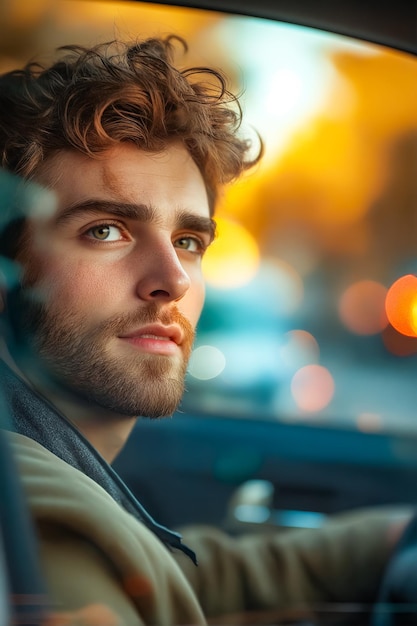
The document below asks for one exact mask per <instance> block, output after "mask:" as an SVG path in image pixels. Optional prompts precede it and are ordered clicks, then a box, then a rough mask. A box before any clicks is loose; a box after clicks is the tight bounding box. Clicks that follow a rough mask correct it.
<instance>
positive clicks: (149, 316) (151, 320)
mask: <svg viewBox="0 0 417 626" xmlns="http://www.w3.org/2000/svg"><path fill="white" fill-rule="evenodd" d="M156 323H160V324H163V325H164V326H169V325H170V324H177V325H178V326H180V328H181V329H182V330H183V332H184V338H185V340H186V343H192V342H193V341H194V336H195V331H194V328H193V326H192V325H191V323H190V321H189V320H188V319H187V318H186V317H185V316H184V315H183V314H182V313H180V311H179V310H178V308H177V306H176V305H171V306H170V307H169V308H165V309H161V308H160V306H158V305H157V304H155V303H151V304H149V305H148V306H147V307H146V308H143V309H140V310H138V311H135V312H132V313H122V314H120V315H117V316H114V317H112V318H111V319H108V320H105V321H103V322H102V323H101V324H100V326H99V328H98V330H99V331H105V332H109V333H111V334H113V335H114V334H123V333H126V332H129V331H130V330H132V329H134V328H137V327H138V326H142V325H143V326H144V325H145V324H156Z"/></svg>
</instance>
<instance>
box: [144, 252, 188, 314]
mask: <svg viewBox="0 0 417 626" xmlns="http://www.w3.org/2000/svg"><path fill="white" fill-rule="evenodd" d="M140 256H141V255H140ZM138 267H139V268H140V271H139V274H140V278H139V279H138V281H137V284H136V292H137V295H138V296H139V298H140V299H141V300H147V301H155V300H163V301H167V302H169V301H176V300H180V299H181V298H182V297H183V296H184V295H185V294H186V293H187V291H188V289H189V288H190V284H191V281H190V277H189V275H188V274H187V272H186V271H185V269H184V267H183V266H182V264H181V261H180V259H179V258H178V255H177V251H176V249H175V248H174V246H173V245H172V242H171V241H169V242H165V243H164V244H160V245H158V246H156V245H155V246H154V247H153V250H152V251H151V252H148V253H147V254H146V260H145V259H144V258H143V256H142V258H139V261H138Z"/></svg>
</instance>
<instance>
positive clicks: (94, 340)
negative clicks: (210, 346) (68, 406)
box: [13, 289, 194, 418]
mask: <svg viewBox="0 0 417 626" xmlns="http://www.w3.org/2000/svg"><path fill="white" fill-rule="evenodd" d="M19 291H20V293H19V295H18V298H17V300H18V302H16V305H17V306H14V307H13V309H14V313H17V314H18V316H17V315H14V324H13V325H14V327H15V331H16V330H17V333H16V332H15V336H16V334H17V336H18V337H19V343H20V346H21V347H22V340H23V342H24V346H25V347H26V348H28V349H29V354H30V355H31V356H32V357H34V366H35V367H36V366H38V367H39V366H40V368H41V371H42V373H44V374H45V375H46V377H47V380H49V381H52V382H53V383H54V384H55V385H58V387H60V388H63V389H65V390H66V391H67V392H70V393H72V394H75V395H76V396H77V397H79V398H81V399H83V401H85V402H87V403H88V404H90V405H96V406H99V407H102V408H104V409H106V410H108V411H111V412H112V413H117V414H119V415H126V416H129V417H133V416H139V415H140V416H145V417H150V418H156V417H161V416H167V415H172V413H173V412H174V411H175V409H176V408H177V406H178V404H179V403H180V401H181V398H182V395H183V392H184V379H185V374H186V369H187V365H188V360H189V358H190V355H191V350H192V345H193V341H194V329H193V327H192V325H191V324H190V322H189V321H188V320H187V319H186V318H185V317H184V316H183V315H182V314H181V313H180V312H179V311H178V309H177V307H176V306H175V305H170V307H169V308H165V309H164V310H161V309H160V307H159V306H158V305H155V304H151V305H147V307H146V308H144V309H141V310H140V311H137V312H135V313H131V314H122V315H119V316H114V317H112V318H110V319H108V320H105V321H102V322H100V323H99V324H97V325H95V326H94V327H93V328H92V326H91V322H88V321H87V319H86V318H85V316H83V315H81V314H80V313H77V312H68V311H63V310H62V309H61V310H60V309H59V308H57V309H56V310H54V309H53V307H50V306H48V305H47V304H45V303H43V302H41V301H39V300H37V299H36V297H33V296H31V295H30V292H31V290H30V289H21V290H19ZM16 309H17V310H16ZM157 322H159V323H162V324H166V325H168V324H178V325H179V326H180V327H181V329H182V331H183V333H184V340H183V342H182V344H181V348H180V350H181V354H180V355H179V356H178V357H175V358H173V357H167V356H164V355H155V354H146V353H142V352H139V351H137V350H136V349H134V348H132V350H128V351H126V350H119V353H117V350H113V351H112V349H111V348H112V346H114V344H115V343H116V348H117V342H118V341H119V340H118V337H119V336H121V335H123V334H124V333H126V332H127V331H129V329H132V328H138V327H140V326H142V325H145V324H151V323H157ZM16 325H18V328H16ZM31 360H32V358H31Z"/></svg>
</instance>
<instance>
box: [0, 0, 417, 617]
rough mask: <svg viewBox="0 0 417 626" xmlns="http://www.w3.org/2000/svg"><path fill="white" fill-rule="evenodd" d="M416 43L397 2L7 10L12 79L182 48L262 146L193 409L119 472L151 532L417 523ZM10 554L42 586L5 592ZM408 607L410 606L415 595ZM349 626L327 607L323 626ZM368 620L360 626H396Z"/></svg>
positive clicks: (216, 292)
mask: <svg viewBox="0 0 417 626" xmlns="http://www.w3.org/2000/svg"><path fill="white" fill-rule="evenodd" d="M416 24H417V3H416V2H403V1H400V2H397V3H384V2H380V3H365V2H359V1H357V0H355V1H349V2H348V1H345V0H344V1H343V2H340V3H334V2H331V1H329V0H326V1H322V2H312V1H311V0H292V2H287V1H286V0H244V1H243V0H241V1H240V2H239V1H238V0H236V1H234V0H204V1H198V0H190V1H189V2H175V3H174V2H157V3H151V2H135V1H133V0H56V1H55V2H52V1H48V0H33V2H31V3H27V2H25V0H13V1H11V2H6V3H2V4H1V5H0V71H1V72H3V71H7V70H9V69H12V68H14V67H17V66H19V65H22V64H23V63H24V62H26V61H27V60H28V59H30V58H33V57H39V56H41V57H46V58H48V55H50V54H51V53H52V52H53V50H54V49H55V48H56V47H58V46H60V45H64V44H67V43H80V44H86V45H87V44H91V43H95V42H98V41H102V40H111V39H112V38H114V37H121V38H134V37H135V36H137V35H140V36H143V35H151V34H161V33H162V34H169V33H176V34H178V35H180V36H182V37H184V39H185V40H186V41H187V43H188V46H189V50H188V52H187V53H186V54H185V55H184V56H183V58H180V63H183V64H184V65H185V64H186V65H212V66H215V67H219V68H221V69H222V70H223V71H224V72H225V73H226V75H227V76H228V77H229V79H230V86H231V89H232V90H234V91H236V92H238V93H239V94H241V105H242V108H243V113H244V130H245V132H249V133H250V134H251V136H252V137H253V142H254V145H255V146H256V145H258V141H259V137H260V138H261V139H262V142H263V143H264V150H265V153H264V157H263V159H262V161H261V162H260V163H259V164H258V165H257V166H256V167H255V169H254V170H252V171H250V172H249V173H247V174H246V175H245V176H244V177H243V178H242V179H241V180H239V181H237V182H236V183H233V184H231V185H229V186H228V187H227V188H225V189H224V190H223V193H222V196H221V198H220V202H219V205H218V208H217V211H216V221H217V236H216V239H215V241H214V243H213V244H212V246H211V247H210V249H209V250H208V252H207V254H206V256H205V258H204V273H205V278H206V282H207V292H206V304H205V307H204V310H203V315H202V318H201V320H200V322H199V325H198V330H197V337H196V341H195V345H194V350H193V353H192V356H191V360H190V364H189V368H188V373H187V379H186V393H185V395H184V399H183V401H182V404H181V406H180V408H179V409H178V411H177V412H176V413H175V415H173V416H172V418H166V419H162V420H148V419H139V420H138V422H137V425H136V427H135V429H134V431H133V434H132V435H131V437H130V439H129V441H128V443H127V445H126V447H125V448H124V450H123V451H122V452H121V454H120V455H119V457H118V458H117V459H116V461H115V463H114V468H115V469H116V471H117V472H118V473H119V474H120V475H121V477H122V478H123V479H124V480H125V482H126V483H127V485H128V486H129V488H130V489H131V491H132V492H133V493H134V494H135V495H136V496H137V497H138V499H139V500H140V502H141V503H142V504H143V505H144V506H145V508H146V509H147V510H148V511H149V512H150V513H151V514H152V516H153V517H154V518H155V519H156V520H158V522H160V523H162V524H164V525H166V526H168V527H172V528H176V527H180V526H183V525H188V524H210V525H213V526H216V527H218V528H221V529H223V530H225V531H227V532H229V533H231V534H233V535H238V534H241V533H246V532H259V533H261V532H271V530H274V531H277V530H278V531H280V532H283V533H285V532H288V530H289V529H297V528H310V529H312V531H313V529H314V528H317V527H320V526H321V525H322V524H323V522H324V521H325V520H326V518H327V517H328V516H330V515H332V514H335V513H338V512H342V511H348V510H354V509H359V508H362V507H370V506H372V507H373V506H375V507H378V506H384V505H387V504H399V505H410V506H411V507H414V506H415V504H416V502H417V416H416V406H417V386H416V376H417V210H416V209H417V176H416V171H417V59H416V54H417V28H416ZM182 54H183V53H182V52H181V55H182ZM5 419H7V416H6V417H5ZM2 447H3V443H2ZM0 458H1V459H2V468H1V470H0V480H1V486H0V497H1V499H2V502H1V507H0V511H2V513H1V518H0V519H1V529H2V533H1V535H0V538H2V542H0V547H2V550H0V557H1V558H0V563H1V562H2V560H3V561H4V563H5V567H3V568H0V570H1V569H2V577H0V607H4V612H3V615H2V616H1V620H0V621H1V623H2V624H3V623H4V624H7V623H8V620H9V617H10V611H11V610H13V611H21V612H22V615H23V614H24V611H23V609H22V608H16V607H13V608H12V609H10V606H9V603H8V602H7V594H8V592H9V591H10V588H12V589H14V590H16V589H18V590H20V591H19V593H22V589H26V590H27V589H28V588H32V589H34V591H33V593H36V594H39V593H43V585H42V580H41V576H40V574H39V569H38V565H37V563H36V558H35V557H34V550H33V545H34V541H35V540H34V538H33V536H32V531H31V528H30V520H29V518H28V516H27V514H26V512H25V509H24V501H23V499H22V501H20V500H19V502H18V503H17V505H16V503H15V504H12V500H13V498H14V496H13V494H15V493H17V490H16V489H15V488H11V487H10V484H11V483H10V481H14V475H15V472H14V470H13V469H10V468H12V463H13V459H11V458H9V456H8V454H7V450H6V448H5V451H4V454H3V452H2V454H1V456H0ZM13 484H14V483H13ZM6 512H7V514H6ZM17 522H19V524H22V527H24V529H23V530H22V529H20V530H19V532H18V534H19V536H20V537H26V538H27V542H26V543H25V541H21V542H20V543H19V542H17V543H18V544H19V545H17V543H16V541H13V537H14V538H16V536H17V535H16V533H17ZM413 538H414V535H413V534H412V533H410V541H412V540H413ZM407 541H408V539H407ZM15 550H19V554H20V553H21V551H25V550H27V553H28V554H29V555H31V556H30V557H28V558H27V559H26V563H29V564H30V563H33V567H32V566H30V565H28V567H27V568H21V569H20V570H19V568H18V567H15V568H14V569H13V568H12V569H13V571H12V569H11V568H10V563H11V562H16V563H17V562H22V560H23V561H24V560H25V559H24V557H21V558H19V559H13V554H16V552H14V551H15ZM414 561H415V559H414ZM412 562H413V560H412V561H411V563H412ZM407 567H409V568H410V569H408V570H407V572H408V573H407V580H415V579H413V578H412V576H413V575H414V576H416V574H413V572H414V569H417V568H413V566H412V565H411V566H409V565H407ZM18 570H19V571H18ZM23 570H24V571H25V573H24V572H23ZM23 579H24V580H23ZM414 589H417V587H414ZM413 594H414V595H413ZM407 597H409V598H410V600H409V601H410V603H414V604H416V606H417V592H415V591H413V590H412V591H411V592H410V596H407ZM1 598H3V601H1ZM359 613H360V616H359ZM344 617H345V618H346V616H344ZM342 618H343V607H341V608H340V610H338V611H336V612H335V611H334V607H333V609H332V612H331V614H330V613H329V614H328V615H327V616H326V615H324V616H323V623H334V624H336V623H341V622H342ZM22 619H23V617H22ZM268 619H270V618H269V617H268ZM274 619H275V620H276V621H274V622H273V623H277V624H278V623H284V622H280V621H279V617H275V618H274ZM363 619H364V617H363V614H362V612H360V611H359V612H358V616H356V617H355V615H354V614H352V613H350V614H349V617H348V622H345V623H349V624H352V625H353V624H359V623H369V624H370V623H371V621H370V620H371V619H374V620H376V621H373V622H372V626H383V624H386V626H389V624H393V623H394V622H383V621H378V617H376V618H375V615H374V616H373V617H370V616H369V615H367V617H366V621H365V622H363V621H360V620H363ZM326 620H327V621H326ZM407 620H408V621H407V622H401V623H407V624H408V623H409V624H413V623H417V609H416V610H415V611H414V612H413V610H411V609H410V610H408V612H407ZM22 623H26V622H22ZM27 623H29V622H27ZM264 623H271V622H266V621H265V622H264ZM285 623H286V622H285ZM395 623H396V624H397V623H398V624H399V623H400V622H395Z"/></svg>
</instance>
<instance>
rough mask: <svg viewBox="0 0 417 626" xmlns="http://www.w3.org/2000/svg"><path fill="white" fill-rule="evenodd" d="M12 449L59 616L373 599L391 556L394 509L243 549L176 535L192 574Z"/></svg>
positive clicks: (15, 438)
mask: <svg viewBox="0 0 417 626" xmlns="http://www.w3.org/2000/svg"><path fill="white" fill-rule="evenodd" d="M10 441H11V443H12V449H13V451H14V453H15V457H16V460H17V464H18V468H19V472H20V475H21V478H22V481H23V487H24V491H25V492H26V495H27V498H28V502H29V507H30V509H31V512H32V514H33V516H34V519H35V523H36V528H37V532H38V535H39V539H40V541H39V546H40V547H39V549H40V559H41V563H42V567H43V571H44V574H45V579H46V582H47V586H48V589H49V592H50V595H51V598H52V599H53V600H54V602H55V603H56V608H57V610H75V609H78V608H80V607H83V606H85V605H89V604H94V603H101V604H105V605H107V606H108V607H109V608H110V609H111V610H112V611H114V612H115V613H116V615H118V616H119V619H120V624H121V625H122V626H139V625H144V624H157V625H161V626H162V625H166V626H174V625H177V624H187V625H190V626H191V625H199V624H204V623H205V620H206V618H214V619H212V621H213V623H217V622H216V616H221V615H224V614H230V613H233V614H237V613H241V612H245V611H270V610H274V611H275V610H287V609H294V610H304V609H305V608H306V607H310V608H311V607H312V608H314V607H316V606H320V605H322V603H325V602H326V603H329V602H330V603H333V602H343V603H347V602H348V603H350V602H355V603H357V602H369V601H372V599H373V598H374V596H375V593H376V590H377V588H378V585H379V581H380V578H381V573H382V571H383V569H384V565H385V563H386V561H387V559H388V557H389V552H390V547H389V543H390V542H389V541H388V540H387V533H388V525H389V523H390V520H391V519H392V516H393V515H394V514H395V511H393V510H392V509H383V510H378V511H367V512H361V513H356V514H350V515H343V516H338V517H337V518H335V519H334V520H333V521H332V522H330V523H329V524H326V525H325V526H324V527H323V528H321V529H319V530H314V531H291V532H279V531H277V532H274V533H269V534H267V535H255V536H248V537H242V538H240V539H232V538H230V537H228V536H227V535H225V534H223V533H221V532H219V531H216V530H215V529H212V528H205V527H200V528H199V527H195V528H189V529H183V530H182V532H183V536H184V540H185V542H186V543H187V544H188V545H189V546H190V547H191V548H193V549H194V550H195V551H196V553H197V557H198V560H199V566H198V567H196V566H195V565H194V564H193V563H192V562H191V561H190V559H188V558H187V557H185V556H184V555H183V554H181V553H178V554H177V553H175V554H174V553H173V552H169V551H168V549H167V548H166V547H165V546H164V545H162V543H161V542H160V541H159V539H158V538H157V537H155V536H154V535H153V534H152V533H151V532H150V531H149V530H148V529H147V528H146V527H145V526H144V525H143V524H141V523H140V522H138V521H137V520H136V519H135V518H134V517H133V516H132V515H130V514H129V513H127V512H126V511H125V510H124V509H122V508H121V507H120V506H119V505H118V504H117V503H116V502H115V501H114V500H113V499H112V498H111V496H109V495H108V494H107V493H106V492H105V491H104V490H103V489H102V488H101V487H100V486H98V485H97V484H96V483H95V482H93V481H92V480H91V479H90V478H88V477H87V476H85V475H84V474H83V473H81V472H80V471H78V470H76V469H74V468H73V467H71V466H69V465H68V464H67V463H65V462H64V461H62V460H61V459H59V458H58V457H56V456H55V455H53V454H52V453H51V452H49V451H48V450H46V449H45V448H43V447H42V446H40V445H39V444H38V443H36V442H34V441H33V440H31V439H28V438H27V437H24V436H23V435H19V434H14V433H13V434H10ZM399 512H400V513H401V511H399ZM403 513H405V511H403ZM219 619H220V618H219ZM219 623H220V622H219Z"/></svg>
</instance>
